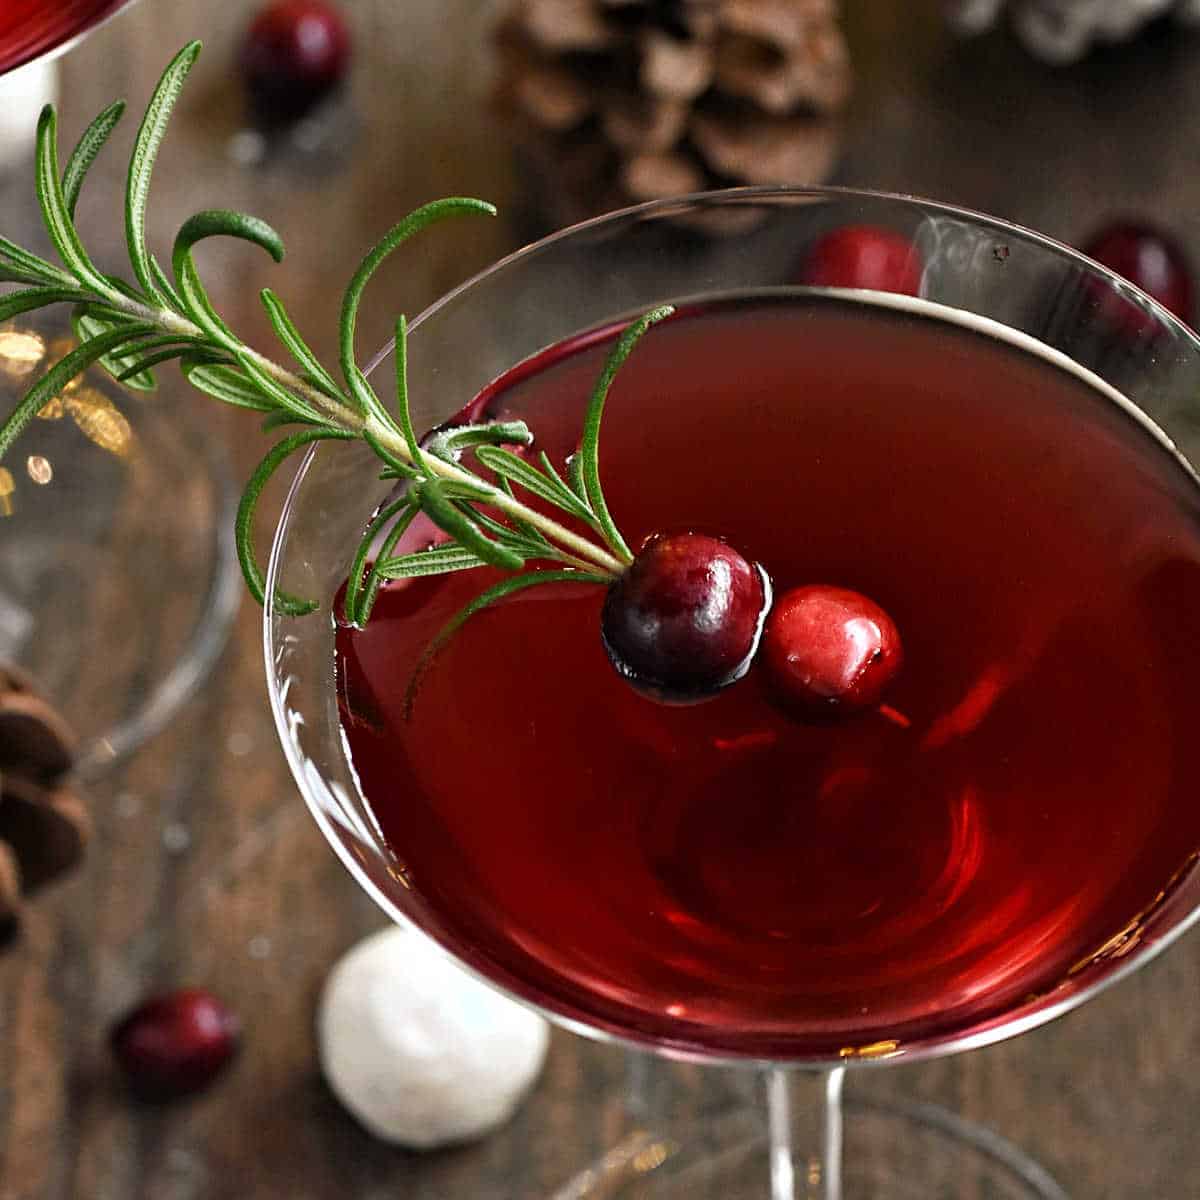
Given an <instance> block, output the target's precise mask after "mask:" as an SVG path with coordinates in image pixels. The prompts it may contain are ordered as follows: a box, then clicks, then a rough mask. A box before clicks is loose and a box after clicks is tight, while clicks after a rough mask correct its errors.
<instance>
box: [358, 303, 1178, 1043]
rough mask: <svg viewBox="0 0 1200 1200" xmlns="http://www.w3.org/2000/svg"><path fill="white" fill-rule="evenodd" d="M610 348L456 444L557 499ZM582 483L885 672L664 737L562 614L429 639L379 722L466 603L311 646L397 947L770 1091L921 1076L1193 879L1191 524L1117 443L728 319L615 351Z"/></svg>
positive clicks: (1147, 468) (665, 331) (523, 371)
mask: <svg viewBox="0 0 1200 1200" xmlns="http://www.w3.org/2000/svg"><path fill="white" fill-rule="evenodd" d="M609 341H610V339H607V338H605V339H596V338H584V339H580V340H578V341H576V342H568V343H566V344H563V345H560V346H558V347H556V348H555V349H553V350H551V351H549V352H547V353H545V354H543V355H541V356H539V357H538V358H536V359H534V360H533V361H532V362H530V363H527V364H525V365H523V366H521V367H519V368H517V369H516V370H515V371H513V372H512V373H511V374H510V375H507V376H505V377H503V378H502V379H501V380H500V381H498V383H497V384H496V385H495V386H494V387H493V388H492V389H490V390H489V393H488V396H487V398H486V400H485V404H486V411H487V413H488V415H492V416H495V417H497V418H500V419H505V420H511V419H515V418H525V419H526V420H527V421H528V423H529V424H530V426H531V428H533V429H534V430H536V431H537V433H538V435H539V446H540V448H541V449H545V450H546V451H547V452H548V453H549V454H550V456H551V457H552V459H554V460H555V461H557V462H558V463H560V464H561V463H562V462H563V461H564V460H565V459H566V457H567V456H568V455H569V454H570V453H571V452H572V451H573V450H574V448H575V444H576V441H577V438H578V431H579V428H580V424H581V419H582V411H583V405H584V402H585V400H586V397H587V395H588V393H589V391H590V384H591V380H592V379H593V378H594V377H595V375H596V374H597V373H598V371H599V369H600V365H601V363H602V360H603V354H604V351H605V349H606V348H607V344H608V342H609ZM748 364H752V369H748ZM603 453H604V469H605V474H606V478H608V479H609V480H611V482H610V483H609V484H608V486H607V489H606V490H607V492H608V495H609V503H610V507H611V508H612V509H613V513H614V516H615V517H616V519H617V520H618V523H619V524H620V525H621V527H622V529H623V530H625V531H626V532H627V535H628V536H630V537H631V539H632V544H636V543H637V541H640V540H641V538H642V537H644V536H646V535H648V534H649V533H651V532H653V531H655V530H659V529H663V528H667V529H674V528H686V527H690V528H697V529H700V530H704V531H712V532H719V533H721V534H722V535H723V536H724V537H726V538H728V539H729V540H730V541H731V542H732V543H733V544H734V545H736V546H737V547H739V549H742V550H743V551H744V552H745V553H746V554H747V555H749V556H750V557H751V558H753V559H755V560H757V561H759V562H761V563H763V564H764V565H766V566H767V569H768V570H769V571H770V573H771V576H772V579H773V582H774V585H775V588H776V590H777V592H782V591H784V590H786V589H788V588H791V587H794V586H799V585H802V584H807V583H813V582H829V583H835V584H839V585H842V586H847V587H851V588H854V589H857V590H859V591H862V592H864V593H866V594H868V595H870V596H871V597H873V598H875V599H876V600H878V601H879V602H880V603H882V604H883V606H884V607H885V608H886V609H887V610H888V611H889V612H890V613H891V614H892V615H893V617H894V619H895V620H896V622H897V624H898V625H899V626H900V628H901V629H902V630H903V635H904V639H905V648H906V666H905V668H904V670H903V672H902V674H901V677H900V679H899V680H898V681H897V683H896V685H895V687H894V688H893V689H892V690H891V691H890V692H889V693H888V695H887V707H886V708H885V709H884V710H883V711H882V712H880V711H874V712H870V713H867V714H860V715H857V716H855V717H852V718H847V719H844V720H837V721H830V722H824V723H812V722H807V721H804V720H800V719H796V718H795V717H793V716H792V715H790V714H789V713H788V712H787V711H785V710H784V709H783V708H782V707H781V706H780V705H779V704H778V703H777V702H776V700H775V698H774V697H773V695H772V687H771V682H770V679H769V678H768V676H767V673H766V672H765V671H764V670H763V669H762V668H761V666H756V667H755V668H753V669H752V670H751V671H750V674H749V676H748V677H747V678H746V679H745V680H744V681H742V682H741V683H739V684H738V685H737V686H733V687H730V688H727V689H726V690H725V691H723V692H722V693H721V694H720V695H719V696H717V697H716V698H714V699H713V700H711V701H709V702H708V703H705V704H698V705H690V706H667V705H663V704H659V703H655V702H654V701H652V700H649V699H647V698H645V697H644V696H642V695H641V694H639V693H638V692H635V691H634V690H633V689H632V688H630V687H629V686H627V685H626V683H625V682H624V681H623V680H622V679H621V678H620V677H618V675H617V674H616V672H614V670H613V669H612V666H611V665H610V663H609V662H608V660H607V658H606V656H605V653H604V650H603V647H602V646H601V644H600V640H599V637H598V635H597V630H598V627H599V606H600V603H601V601H602V598H603V595H602V592H601V589H599V588H597V587H595V586H591V587H588V586H582V585H578V584H572V585H564V586H563V587H562V588H561V589H560V590H559V591H557V592H556V593H555V594H552V595H551V594H542V593H541V592H539V591H538V590H537V589H534V590H532V591H530V592H526V593H524V594H522V595H521V596H516V597H513V598H512V599H510V600H509V601H508V602H506V603H505V604H503V605H501V606H499V607H497V608H496V609H494V610H492V611H489V612H488V613H485V614H481V615H480V616H478V617H477V618H475V619H473V620H472V621H471V622H468V624H467V625H466V626H465V627H464V628H463V629H462V631H461V632H460V633H459V634H458V635H457V636H456V637H455V639H454V640H453V641H452V642H451V643H450V644H449V645H448V646H447V647H446V648H445V649H444V650H443V651H442V652H441V653H439V654H438V656H437V657H436V659H435V660H434V662H433V665H432V666H431V667H430V669H429V670H428V671H427V672H425V673H424V675H423V676H422V680H421V683H420V685H419V688H418V689H417V692H416V694H415V698H413V701H412V704H411V711H410V710H409V697H408V695H407V693H408V689H409V684H410V681H411V678H412V672H413V669H414V664H415V663H416V662H417V661H418V659H419V658H420V656H421V654H422V652H423V651H424V649H425V648H426V647H427V646H428V645H429V643H430V642H431V641H432V640H433V639H434V637H435V636H436V634H437V632H438V630H439V628H440V627H441V626H442V625H443V624H444V623H445V622H447V621H448V620H449V619H450V618H451V617H452V616H453V614H454V613H455V612H456V611H457V610H458V609H459V608H461V607H462V606H463V605H464V604H465V603H467V602H468V601H469V600H470V599H471V597H472V596H473V595H475V594H477V593H478V591H479V590H480V589H481V588H482V587H483V586H484V583H483V581H482V580H481V579H480V578H479V577H478V576H477V575H475V574H463V575H457V576H451V577H438V578H435V579H426V580H416V581H400V582H395V583H392V584H389V585H387V586H386V587H385V589H384V592H383V593H382V596H381V599H380V601H379V603H378V606H377V607H376V609H375V611H374V613H373V614H372V617H371V620H370V621H369V622H368V623H367V625H366V627H365V628H363V629H361V630H357V629H353V628H350V627H347V626H345V625H343V626H342V628H341V629H340V631H339V636H338V676H339V686H340V694H341V698H342V706H343V707H342V716H343V723H344V727H345V731H346V735H347V738H348V741H349V747H350V753H351V757H352V759H353V763H354V766H355V769H356V770H357V772H358V776H359V779H360V781H361V785H362V789H363V792H364V795H365V796H366V798H367V801H368V803H369V805H370V807H371V810H372V812H373V813H374V815H375V816H376V818H377V819H378V821H379V824H380V827H381V829H382V831H383V834H384V836H385V838H386V840H387V842H388V845H389V846H390V848H391V850H392V851H393V853H394V854H395V856H396V858H397V860H398V861H399V862H400V863H402V864H403V867H404V872H405V877H406V880H407V882H408V885H409V888H410V890H411V897H412V898H411V901H410V903H411V905H412V906H413V910H414V913H415V914H416V915H417V916H418V918H419V920H420V921H421V923H422V925H423V926H424V927H425V928H426V929H429V930H430V931H432V932H434V933H435V934H436V935H437V936H438V937H439V939H440V940H443V941H445V942H446V943H447V944H449V945H450V946H452V947H454V948H455V949H456V950H458V951H459V952H460V953H462V954H464V955H465V956H467V957H469V958H471V959H472V961H474V962H476V963H477V964H479V965H481V966H483V967H484V969H486V970H487V971H488V972H489V973H496V974H499V975H500V976H502V977H504V978H506V979H508V980H512V981H514V984H515V986H517V987H518V988H519V990H521V991H522V992H523V993H524V994H526V995H529V996H531V997H532V998H535V999H536V1000H538V1001H539V1002H540V1003H542V1004H544V1005H546V1006H548V1007H551V1008H562V1009H566V1010H567V1011H570V1012H571V1013H572V1014H573V1015H576V1016H578V1017H580V1018H582V1019H585V1020H587V1021H588V1022H589V1023H590V1024H594V1025H597V1026H601V1027H604V1028H607V1029H610V1030H612V1031H613V1032H617V1033H623V1034H627V1035H630V1036H636V1037H638V1038H646V1039H651V1040H653V1041H656V1042H661V1043H663V1044H666V1045H671V1046H676V1047H686V1048H688V1049H691V1050H697V1051H701V1052H708V1053H722V1054H733V1053H743V1054H752V1055H754V1056H756V1057H762V1058H770V1059H789V1058H797V1057H799V1058H817V1057H826V1056H830V1055H837V1054H838V1053H839V1051H841V1050H843V1049H845V1048H847V1047H850V1048H854V1047H859V1046H863V1045H868V1044H874V1043H879V1042H882V1041H885V1040H886V1041H892V1042H897V1043H900V1044H904V1043H905V1042H907V1041H908V1040H909V1039H910V1038H915V1039H918V1040H927V1039H931V1038H944V1037H945V1036H946V1035H947V1034H948V1033H951V1032H955V1031H961V1030H963V1029H964V1028H970V1027H971V1026H973V1025H975V1024H977V1023H979V1022H981V1021H984V1020H987V1019H989V1018H992V1017H995V1016H997V1015H999V1014H1001V1013H1002V1012H1003V1011H1004V1009H1005V1008H1006V1007H1008V1006H1011V1005H1012V1004H1014V1003H1019V1002H1023V1001H1024V1000H1025V999H1026V998H1027V997H1028V996H1029V995H1031V994H1038V993H1046V992H1049V991H1052V990H1053V989H1054V988H1055V987H1056V986H1057V985H1058V984H1059V983H1060V982H1062V981H1063V980H1065V979H1067V978H1068V977H1069V976H1070V973H1071V972H1072V971H1073V970H1077V969H1078V968H1079V967H1080V966H1081V965H1082V964H1086V963H1087V961H1088V960H1089V958H1090V957H1091V956H1092V955H1093V954H1096V953H1097V952H1100V951H1101V949H1102V948H1103V947H1105V946H1107V945H1109V944H1110V943H1111V942H1112V941H1113V939H1114V937H1117V936H1118V935H1121V936H1123V937H1126V938H1128V937H1133V936H1135V934H1136V931H1137V928H1138V926H1139V924H1140V923H1141V922H1142V921H1143V920H1144V918H1145V915H1146V914H1147V913H1149V912H1150V911H1151V910H1152V909H1153V906H1154V905H1155V903H1156V900H1157V898H1158V897H1159V895H1160V893H1161V892H1162V891H1163V889H1164V887H1166V886H1167V885H1168V884H1169V883H1170V881H1172V880H1174V879H1175V878H1176V877H1177V876H1178V875H1179V873H1180V872H1181V871H1182V870H1183V869H1184V868H1186V867H1187V866H1189V865H1190V863H1191V861H1192V859H1193V858H1194V856H1195V854H1196V851H1197V849H1198V848H1200V807H1198V806H1197V805H1196V804H1195V800H1194V783H1195V780H1194V778H1193V772H1192V770H1191V767H1190V753H1189V750H1188V747H1189V746H1190V732H1189V731H1190V730H1191V729H1193V728H1195V727H1196V725H1197V723H1198V722H1200V694H1198V693H1197V691H1196V689H1195V687H1194V686H1193V681H1194V680H1195V679H1196V678H1197V677H1200V638H1196V637H1192V638H1188V637H1182V636H1180V631H1181V630H1186V629H1187V628H1188V626H1189V622H1190V620H1191V619H1192V616H1193V614H1195V613H1197V612H1200V491H1198V490H1197V487H1196V483H1195V480H1194V479H1193V477H1192V476H1191V475H1190V474H1189V473H1188V472H1187V471H1186V470H1185V469H1184V468H1183V467H1182V466H1181V464H1180V463H1179V461H1178V460H1177V458H1176V457H1175V456H1174V455H1173V454H1172V453H1171V452H1170V451H1169V450H1168V449H1166V448H1165V447H1164V446H1163V445H1162V443H1161V442H1160V441H1159V440H1158V439H1157V438H1156V437H1155V436H1154V435H1153V434H1151V433H1150V432H1148V431H1147V429H1146V428H1145V427H1144V425H1143V424H1142V423H1140V422H1138V421H1137V420H1136V419H1135V418H1134V417H1132V416H1131V415H1130V414H1129V413H1128V412H1127V411H1125V410H1124V409H1123V408H1121V407H1120V406H1118V404H1117V403H1115V402H1114V401H1113V400H1112V399H1111V398H1109V397H1107V396H1105V395H1103V394H1102V393H1101V392H1099V391H1098V390H1097V389H1096V388H1094V387H1092V386H1089V385H1088V384H1086V383H1084V382H1083V381H1081V379H1080V378H1079V377H1078V376H1077V375H1073V374H1070V373H1069V372H1067V371H1066V370H1064V369H1062V368H1061V367H1057V366H1052V365H1049V364H1048V363H1047V362H1046V361H1045V360H1039V359H1038V358H1037V357H1035V356H1033V355H1032V354H1029V353H1027V352H1025V351H1022V350H1017V349H1015V348H1013V347H1012V346H1009V345H1005V344H1004V343H1002V342H999V341H997V340H996V339H995V338H994V337H989V336H988V335H986V334H983V333H980V332H976V331H972V330H966V329H963V328H962V327H960V326H956V325H953V324H949V323H947V322H944V321H939V320H936V319H931V318H928V317H917V316H912V315H908V314H903V313H900V312H897V311H896V310H893V309H879V308H872V307H871V306H870V305H867V304H864V303H861V302H859V303H855V302H849V303H847V302H845V301H832V300H829V299H807V300H796V301H793V302H789V301H762V302H755V301H751V300H742V301H740V302H737V303H733V304H730V305H714V306H713V307H711V308H708V309H701V310H697V311H692V312H690V313H685V314H682V315H680V316H677V317H676V318H675V319H674V320H673V321H672V322H670V323H668V324H666V325H664V326H663V327H662V328H660V329H658V330H656V331H655V332H654V333H653V334H651V335H649V336H648V337H647V338H646V340H645V343H644V344H643V345H642V346H641V347H640V348H639V350H638V352H637V353H636V354H635V355H634V357H633V358H631V359H630V361H629V363H628V364H627V366H626V367H625V368H624V369H623V370H622V373H621V375H620V376H619V377H618V382H617V383H616V384H615V385H614V388H613V391H612V393H611V395H610V400H609V407H608V409H607V415H606V427H605V436H604V450H603ZM747 481H752V482H747ZM1099 495H1103V497H1104V501H1103V503H1097V497H1098V496H1099ZM427 534H428V531H427V530H425V531H423V532H421V531H417V532H414V533H412V534H411V536H410V538H409V541H410V542H411V545H412V548H413V549H416V548H419V545H420V544H421V540H422V539H423V538H427ZM488 582H490V580H489V581H488ZM1118 729H1119V730H1120V737H1119V738H1117V737H1114V736H1113V731H1114V730H1118ZM495 746H501V747H503V748H504V749H503V752H502V753H492V752H491V751H492V748H493V747H495ZM1132 797H1137V800H1136V803H1135V802H1132V801H1131V798H1132Z"/></svg>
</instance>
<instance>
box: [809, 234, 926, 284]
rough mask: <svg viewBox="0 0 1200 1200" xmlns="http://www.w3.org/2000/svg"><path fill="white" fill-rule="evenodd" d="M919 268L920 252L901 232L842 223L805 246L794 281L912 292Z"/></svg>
mask: <svg viewBox="0 0 1200 1200" xmlns="http://www.w3.org/2000/svg"><path fill="white" fill-rule="evenodd" d="M921 272H922V266H921V256H920V255H919V254H918V253H917V249H916V247H915V246H914V245H913V244H912V243H911V242H910V241H909V240H908V238H906V237H905V236H904V235H903V234H900V233H897V232H896V231H895V230H893V229H884V228H883V227H881V226H879V225H843V226H842V227H841V228H840V229H834V230H832V231H831V232H829V233H826V234H823V235H822V236H821V237H819V238H818V239H817V240H816V241H815V242H813V244H812V245H811V246H810V247H809V248H808V253H807V254H806V255H805V256H804V259H803V261H802V262H801V264H800V270H799V272H798V274H797V282H799V283H802V284H806V285H807V286H809V287H840V288H870V289H872V290H873V291H876V292H900V293H902V294H903V295H905V296H916V295H919V294H920V291H921Z"/></svg>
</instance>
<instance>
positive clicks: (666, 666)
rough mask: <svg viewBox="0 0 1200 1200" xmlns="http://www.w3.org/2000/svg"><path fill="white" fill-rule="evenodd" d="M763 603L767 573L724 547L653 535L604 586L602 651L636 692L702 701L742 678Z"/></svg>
mask: <svg viewBox="0 0 1200 1200" xmlns="http://www.w3.org/2000/svg"><path fill="white" fill-rule="evenodd" d="M769 604H770V584H769V583H768V581H767V577H766V574H765V572H764V571H763V570H762V568H761V567H759V566H758V565H757V564H755V563H751V562H749V561H748V560H747V559H745V558H744V557H743V556H742V555H741V554H739V553H738V552H737V551H736V550H735V549H734V548H733V547H732V546H730V545H729V544H728V543H727V542H724V541H722V540H721V539H720V538H715V537H708V536H706V535H704V534H699V533H674V534H655V535H654V536H653V537H651V538H650V539H648V540H647V541H646V543H645V544H644V545H643V546H642V548H641V550H640V551H639V552H638V555H637V557H636V558H635V559H634V560H633V563H632V564H631V565H630V566H629V567H628V569H627V570H626V571H625V573H624V574H623V575H622V576H621V577H620V578H619V579H618V580H617V581H616V582H615V583H613V584H612V585H611V586H610V587H609V590H608V595H607V596H606V597H605V601H604V612H603V616H602V620H601V633H602V637H603V641H604V647H605V649H606V650H607V651H608V656H609V658H610V660H611V661H612V663H613V666H615V667H616V669H617V670H618V671H619V672H620V673H621V675H622V676H624V677H625V679H626V680H627V681H628V682H629V683H630V684H631V685H632V686H633V687H635V688H637V689H638V690H639V691H644V692H646V693H647V694H649V695H651V696H654V697H655V698H657V699H662V700H670V701H676V702H687V701H695V700H703V699H706V698H708V697H709V696H711V695H714V694H715V693H716V692H718V691H719V690H720V689H721V688H723V687H726V686H727V685H728V684H730V683H733V682H734V681H735V680H737V679H740V678H741V676H742V675H744V674H745V673H746V671H747V669H748V668H749V665H750V660H751V658H753V656H754V652H755V650H756V649H757V648H758V642H759V638H760V636H761V633H762V623H763V616H764V613H765V611H766V609H767V607H768V606H769Z"/></svg>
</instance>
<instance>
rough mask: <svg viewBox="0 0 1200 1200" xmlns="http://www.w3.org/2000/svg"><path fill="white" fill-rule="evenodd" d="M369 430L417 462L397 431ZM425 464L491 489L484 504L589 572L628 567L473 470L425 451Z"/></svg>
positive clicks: (375, 426)
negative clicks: (527, 527) (543, 537)
mask: <svg viewBox="0 0 1200 1200" xmlns="http://www.w3.org/2000/svg"><path fill="white" fill-rule="evenodd" d="M366 428H368V429H369V430H370V432H371V433H372V434H373V435H374V436H375V437H376V438H378V439H379V441H380V442H382V443H383V444H384V445H385V446H386V447H387V448H388V449H389V450H390V451H392V453H394V454H395V455H396V457H397V458H402V459H403V460H404V461H405V462H413V456H412V453H411V451H410V450H409V448H408V444H407V443H406V442H405V440H404V438H402V437H401V436H400V435H399V434H397V433H396V432H395V430H393V429H391V428H390V427H388V426H385V425H383V424H381V423H380V422H378V421H376V420H375V419H374V418H368V419H367V422H366ZM421 463H422V465H423V466H424V467H426V468H427V469H428V470H429V471H430V472H431V473H432V474H434V475H437V476H439V477H440V478H442V479H447V480H450V481H452V482H460V483H468V484H473V485H475V486H476V487H479V486H481V485H482V486H483V487H485V488H487V489H488V491H489V493H490V494H489V496H488V499H487V500H486V501H484V503H487V504H490V505H492V507H494V508H498V509H500V511H501V512H504V513H507V514H508V515H509V516H511V517H516V518H517V519H518V520H520V521H527V522H528V523H529V524H530V525H532V526H533V527H534V528H535V529H538V530H540V531H541V532H542V533H544V534H545V535H546V537H548V538H549V539H550V540H551V541H552V542H554V543H555V544H556V545H558V546H561V547H562V548H563V549H565V550H566V551H568V552H569V553H570V554H571V555H572V556H574V557H575V558H577V559H581V560H583V561H584V562H585V563H587V565H588V567H589V569H591V570H597V569H598V570H599V571H601V572H602V573H603V574H605V575H611V576H612V577H613V578H614V579H615V578H616V577H617V576H618V575H620V574H621V573H622V572H623V571H624V570H625V565H624V564H623V563H622V562H621V561H620V560H619V559H617V558H615V557H614V556H613V555H611V554H609V552H608V551H607V550H605V549H604V548H603V547H601V546H598V545H596V543H595V542H593V541H591V540H590V539H588V538H585V537H581V536H580V535H579V534H577V533H575V532H574V531H573V530H571V529H568V528H567V527H566V526H565V525H562V524H560V523H559V522H558V521H555V520H554V519H553V518H552V517H547V516H546V515H545V514H544V513H541V512H539V511H538V510H537V509H536V508H530V507H529V506H528V505H527V504H522V503H521V501H520V500H516V499H514V498H513V497H512V496H510V495H509V494H508V493H507V492H506V491H505V490H504V489H503V488H498V487H495V486H494V485H493V484H490V483H487V482H486V481H484V480H481V479H480V478H479V476H478V475H473V474H471V472H470V471H466V470H464V469H463V468H462V467H458V466H455V465H454V464H453V463H449V462H446V460H445V459H442V458H438V457H437V456H436V455H434V454H425V453H424V452H422V453H421ZM414 465H415V464H414Z"/></svg>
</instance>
